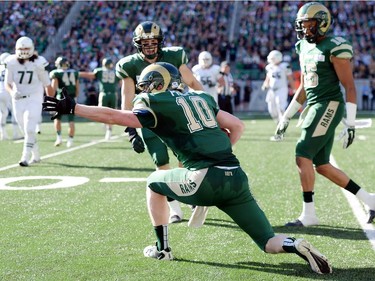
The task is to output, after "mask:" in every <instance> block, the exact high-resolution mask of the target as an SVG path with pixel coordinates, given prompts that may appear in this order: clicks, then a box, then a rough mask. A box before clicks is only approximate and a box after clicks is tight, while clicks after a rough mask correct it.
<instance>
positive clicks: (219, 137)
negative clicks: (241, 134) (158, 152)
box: [133, 91, 239, 170]
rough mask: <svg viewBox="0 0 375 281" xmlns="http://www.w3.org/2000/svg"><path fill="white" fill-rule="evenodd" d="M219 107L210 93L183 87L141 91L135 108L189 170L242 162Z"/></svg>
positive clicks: (142, 120) (147, 125) (139, 116)
mask: <svg viewBox="0 0 375 281" xmlns="http://www.w3.org/2000/svg"><path fill="white" fill-rule="evenodd" d="M218 111H219V108H218V105H217V103H216V102H215V100H214V99H213V98H212V97H211V96H210V95H208V94H205V93H195V92H187V93H181V92H179V91H166V92H162V93H157V94H147V93H141V94H139V95H137V96H136V98H135V99H134V108H133V112H134V113H135V114H136V115H137V117H138V119H139V121H140V122H141V124H142V126H143V127H145V128H149V129H150V130H151V131H153V132H154V133H155V134H156V135H158V136H159V138H161V139H162V141H163V142H164V143H165V144H166V145H167V146H168V147H169V148H170V149H172V151H173V152H174V153H175V154H176V156H177V158H178V160H179V161H180V162H182V164H183V165H184V167H185V168H187V169H189V170H196V169H203V168H207V167H211V166H230V167H233V166H239V161H238V159H237V158H236V156H235V155H234V154H233V153H232V145H231V143H230V140H229V137H228V136H227V135H226V133H224V132H223V131H222V130H221V129H220V127H219V125H218V123H217V119H216V114H217V113H218Z"/></svg>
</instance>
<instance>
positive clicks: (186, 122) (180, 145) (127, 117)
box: [43, 62, 332, 274]
mask: <svg viewBox="0 0 375 281" xmlns="http://www.w3.org/2000/svg"><path fill="white" fill-rule="evenodd" d="M180 84H181V77H180V74H179V72H178V70H177V68H175V67H174V66H173V65H171V64H169V63H164V62H158V63H155V64H152V65H150V66H148V67H146V68H145V69H144V70H143V71H142V73H141V75H140V78H139V82H138V84H137V86H138V87H139V88H140V89H141V90H142V93H140V94H139V95H138V96H137V97H136V98H135V100H134V107H133V111H130V110H122V111H120V110H114V109H110V108H106V107H92V106H86V105H78V104H77V105H76V104H75V102H74V100H72V99H70V98H69V97H67V98H66V99H65V100H62V101H60V100H57V99H55V98H52V97H46V98H45V102H44V103H43V108H44V110H46V111H57V113H56V114H67V113H70V114H77V115H79V116H82V117H85V118H88V119H91V120H93V121H98V122H104V123H108V122H113V123H114V124H118V125H121V126H130V127H136V128H142V127H147V128H149V129H150V130H151V131H152V132H154V133H155V134H156V135H157V136H158V137H160V138H161V139H162V140H163V141H164V142H165V143H166V144H167V145H168V147H170V148H171V149H172V150H173V151H174V152H175V154H176V156H177V158H178V160H179V161H181V162H182V163H183V165H184V168H175V169H169V170H156V171H154V172H153V173H152V174H151V175H150V176H149V177H148V179H147V206H148V210H149V215H150V219H151V222H152V225H153V227H154V231H155V234H156V238H157V243H156V245H152V246H148V247H146V248H145V249H144V251H143V253H144V255H145V256H146V257H148V258H155V259H158V260H172V259H173V255H172V250H171V248H170V247H169V241H168V213H169V212H168V211H169V210H168V204H167V199H166V196H169V197H171V198H174V199H177V200H179V201H181V202H184V203H186V204H192V205H197V206H216V207H218V208H219V209H220V210H222V211H223V212H225V213H226V214H228V215H229V216H230V217H231V218H232V219H233V220H234V221H235V222H236V223H237V224H238V226H239V227H240V228H241V229H242V230H243V231H244V232H245V233H246V234H248V235H249V236H250V237H251V238H252V239H253V240H254V241H255V243H256V244H257V245H258V247H259V248H260V249H261V250H262V251H265V252H266V253H272V254H277V253H285V252H288V253H295V254H297V255H298V256H300V257H301V258H303V259H304V260H306V261H307V262H308V263H309V265H310V267H311V269H312V270H314V271H315V272H317V273H320V274H323V273H331V272H332V268H331V265H330V264H329V262H328V260H327V259H326V258H325V257H324V256H323V255H322V254H321V253H319V251H318V250H316V249H315V248H314V247H313V246H312V245H311V244H310V243H309V242H307V241H306V240H304V239H295V238H292V237H288V236H287V235H284V234H279V235H275V233H274V231H273V229H272V226H271V225H270V223H269V221H268V219H267V217H266V216H265V214H264V212H263V211H262V210H261V209H260V207H259V206H258V204H257V202H256V200H255V199H254V197H253V196H252V194H251V192H250V187H249V183H248V178H247V176H246V173H245V172H244V171H243V170H242V169H241V167H240V163H239V161H238V159H237V157H236V156H235V155H234V154H233V152H232V145H233V144H235V143H236V142H237V141H238V140H239V139H240V137H241V135H242V133H243V131H244V129H245V128H244V124H243V122H242V121H241V120H239V119H238V118H237V117H235V116H233V115H231V114H230V113H228V112H225V111H222V110H220V109H219V107H218V105H217V103H216V102H215V100H214V99H213V97H212V96H210V95H209V94H208V93H204V92H185V93H184V92H181V91H180V90H179V88H180ZM52 118H53V117H52ZM221 128H225V129H228V130H229V132H230V134H229V137H228V135H227V134H226V133H224V132H223V131H222V129H221ZM200 247H202V245H200ZM197 249H198V250H199V248H197Z"/></svg>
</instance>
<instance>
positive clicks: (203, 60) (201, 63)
mask: <svg viewBox="0 0 375 281" xmlns="http://www.w3.org/2000/svg"><path fill="white" fill-rule="evenodd" d="M191 70H192V72H193V74H194V76H195V78H197V80H198V81H199V82H200V83H201V84H202V86H203V89H204V92H206V93H208V94H210V95H211V96H213V97H214V99H215V101H216V102H217V103H218V92H217V91H218V85H219V84H218V82H219V80H220V79H223V78H222V75H221V74H220V66H219V65H217V64H213V63H212V56H211V54H210V53H209V52H207V51H204V52H201V53H200V54H199V56H198V64H196V65H194V66H193V68H192V69H191Z"/></svg>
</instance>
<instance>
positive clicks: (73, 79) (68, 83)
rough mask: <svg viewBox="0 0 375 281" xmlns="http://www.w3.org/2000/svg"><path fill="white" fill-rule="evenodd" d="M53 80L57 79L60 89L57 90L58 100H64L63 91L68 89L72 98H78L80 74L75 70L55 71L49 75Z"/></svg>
mask: <svg viewBox="0 0 375 281" xmlns="http://www.w3.org/2000/svg"><path fill="white" fill-rule="evenodd" d="M49 76H50V78H51V80H52V79H55V78H56V79H57V81H58V88H57V94H56V96H57V98H62V97H61V96H60V95H61V90H62V88H64V87H65V88H66V90H67V92H68V94H69V96H70V97H73V98H75V97H76V85H77V81H78V76H79V72H78V71H77V70H74V69H54V70H52V71H51V72H50V74H49Z"/></svg>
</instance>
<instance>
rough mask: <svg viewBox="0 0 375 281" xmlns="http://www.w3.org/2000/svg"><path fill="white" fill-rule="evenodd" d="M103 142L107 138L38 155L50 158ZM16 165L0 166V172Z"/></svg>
mask: <svg viewBox="0 0 375 281" xmlns="http://www.w3.org/2000/svg"><path fill="white" fill-rule="evenodd" d="M123 135H124V134H122V135H118V136H112V137H111V139H110V140H116V139H118V138H120V137H121V136H123ZM103 142H107V140H106V139H100V140H96V141H91V142H89V143H86V144H82V145H79V146H74V147H71V148H68V149H64V150H61V151H59V152H55V153H51V154H47V155H45V156H42V157H40V159H41V160H44V159H48V158H51V157H55V156H59V155H62V154H65V153H69V152H72V151H76V150H79V149H82V148H86V147H90V146H93V145H97V144H99V143H103ZM16 167H19V164H13V165H9V166H5V167H1V168H0V172H2V171H6V170H9V169H12V168H16Z"/></svg>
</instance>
